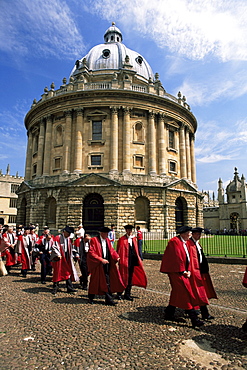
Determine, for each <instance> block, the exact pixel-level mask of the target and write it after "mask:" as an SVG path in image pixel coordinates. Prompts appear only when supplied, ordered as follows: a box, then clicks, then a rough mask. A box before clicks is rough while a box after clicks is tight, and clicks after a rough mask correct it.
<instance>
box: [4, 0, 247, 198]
mask: <svg viewBox="0 0 247 370" xmlns="http://www.w3.org/2000/svg"><path fill="white" fill-rule="evenodd" d="M112 21H114V22H116V26H117V27H118V28H119V29H120V30H121V32H122V35H123V43H124V44H125V45H126V46H127V47H129V48H130V49H133V50H135V51H138V52H139V53H140V54H142V55H143V56H144V57H145V58H146V59H147V61H148V62H149V64H150V65H151V67H152V69H153V72H154V73H156V72H158V73H159V75H160V80H161V81H162V83H163V86H164V88H165V89H166V91H167V92H168V93H170V94H172V95H175V96H176V95H177V93H178V91H181V92H182V95H185V96H186V99H187V102H188V104H189V105H190V107H191V110H192V112H193V113H194V115H195V116H196V118H197V121H198V130H197V133H196V165H197V184H198V188H199V190H206V191H214V192H217V186H218V184H217V182H218V179H219V177H221V178H222V180H223V183H224V185H225V186H226V184H227V183H228V182H229V181H230V180H231V179H232V178H233V173H234V167H235V166H236V167H237V168H238V171H239V174H240V176H241V175H242V173H243V174H244V175H245V176H246V178H247V165H246V158H247V145H246V144H247V1H246V0H152V1H150V0H141V1H139V0H138V1H137V0H132V1H129V0H118V1H117V2H115V3H114V2H113V1H110V0H92V1H90V0H84V1H82V0H33V1H32V0H1V2H0V71H1V85H2V88H1V97H0V169H2V170H3V173H5V172H6V167H7V164H8V163H9V164H10V170H11V174H15V173H16V172H17V171H18V173H19V175H24V167H25V154H26V130H25V128H24V123H23V122H24V117H25V114H26V113H27V112H28V110H29V109H30V106H31V104H32V101H33V99H34V98H35V99H37V100H39V99H40V96H41V94H42V93H43V91H44V87H46V86H48V87H49V86H50V84H51V83H52V82H54V83H55V86H56V88H58V87H59V86H60V85H61V84H62V79H63V77H67V78H68V77H69V75H70V72H71V70H72V68H73V66H74V62H75V61H76V60H77V59H81V58H82V57H83V56H84V55H85V54H87V52H88V51H89V50H90V49H91V48H92V47H93V46H94V45H97V44H100V43H102V42H103V35H104V32H105V31H106V29H107V28H108V27H109V26H110V25H111V22H112Z"/></svg>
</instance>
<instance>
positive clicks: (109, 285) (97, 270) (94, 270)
mask: <svg viewBox="0 0 247 370" xmlns="http://www.w3.org/2000/svg"><path fill="white" fill-rule="evenodd" d="M109 231H110V229H109V228H108V227H102V228H100V230H99V232H100V235H99V236H96V237H94V238H92V239H91V241H90V246H89V251H88V253H87V265H88V271H89V273H90V274H91V277H90V282H89V288H88V299H89V303H91V304H92V303H93V299H94V297H95V295H96V294H97V295H105V304H106V305H109V306H115V304H116V303H115V302H114V300H113V297H112V293H115V292H122V291H123V290H124V284H123V282H122V279H121V276H120V273H119V271H118V269H117V266H116V263H117V262H118V261H119V255H118V254H117V252H116V251H115V250H114V249H113V247H112V245H111V242H110V240H109V238H108V233H109Z"/></svg>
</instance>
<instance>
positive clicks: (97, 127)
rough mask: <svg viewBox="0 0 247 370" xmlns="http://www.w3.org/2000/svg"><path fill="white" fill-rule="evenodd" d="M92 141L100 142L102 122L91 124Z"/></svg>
mask: <svg viewBox="0 0 247 370" xmlns="http://www.w3.org/2000/svg"><path fill="white" fill-rule="evenodd" d="M92 140H102V121H93V122H92Z"/></svg>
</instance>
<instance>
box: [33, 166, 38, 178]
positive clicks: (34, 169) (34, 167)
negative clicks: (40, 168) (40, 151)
mask: <svg viewBox="0 0 247 370" xmlns="http://www.w3.org/2000/svg"><path fill="white" fill-rule="evenodd" d="M36 172H37V164H34V165H33V175H36Z"/></svg>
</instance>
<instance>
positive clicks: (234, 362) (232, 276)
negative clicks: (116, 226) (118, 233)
mask: <svg viewBox="0 0 247 370" xmlns="http://www.w3.org/2000/svg"><path fill="white" fill-rule="evenodd" d="M144 267H145V270H146V272H147V276H148V288H147V289H146V290H143V289H139V288H136V287H134V288H133V292H132V293H133V296H134V301H133V302H129V301H124V300H122V301H120V302H119V303H118V305H117V306H116V307H111V306H105V305H104V299H103V297H98V298H97V299H95V304H94V305H90V304H88V303H87V292H85V291H83V290H81V289H78V291H77V293H76V294H74V295H70V294H68V293H67V292H66V289H65V286H63V285H62V287H63V289H62V292H59V293H58V294H57V296H53V295H52V294H51V290H52V282H51V277H49V279H48V281H47V283H46V285H42V284H41V283H40V274H39V268H40V266H39V263H37V271H34V272H30V274H28V275H27V278H22V277H20V276H19V272H20V269H19V268H17V267H15V268H13V270H12V271H13V272H12V274H11V275H8V276H4V277H1V278H0V294H1V302H2V304H1V323H0V338H1V354H0V369H1V370H10V369H11V370H22V369H28V370H33V369H61V370H62V369H68V370H75V369H78V370H79V369H81V370H83V369H138V370H139V369H143V368H145V369H154V370H156V369H185V368H186V369H212V370H213V369H247V333H244V332H243V331H242V330H241V326H242V325H243V323H244V322H245V319H246V318H247V304H246V297H247V289H245V288H244V287H243V286H242V284H241V282H242V279H243V273H244V271H245V267H246V266H243V265H223V264H210V272H211V277H212V280H213V282H214V285H215V288H216V291H217V294H218V296H219V299H218V300H212V301H211V305H210V307H209V310H210V314H211V315H213V316H215V320H213V321H212V322H211V323H210V322H208V323H205V325H204V326H203V327H202V328H201V329H197V330H196V329H193V328H192V327H191V323H190V320H189V319H188V318H186V322H185V323H179V324H178V323H171V322H165V321H164V308H165V306H166V305H167V303H168V299H169V292H170V287H169V282H168V278H167V276H166V275H164V274H161V273H160V272H159V267H160V261H153V260H145V261H144ZM177 314H178V315H183V312H182V310H181V311H180V310H178V311H177Z"/></svg>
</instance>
